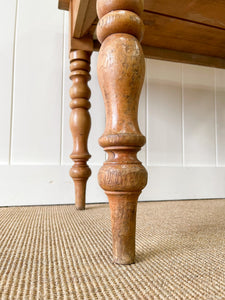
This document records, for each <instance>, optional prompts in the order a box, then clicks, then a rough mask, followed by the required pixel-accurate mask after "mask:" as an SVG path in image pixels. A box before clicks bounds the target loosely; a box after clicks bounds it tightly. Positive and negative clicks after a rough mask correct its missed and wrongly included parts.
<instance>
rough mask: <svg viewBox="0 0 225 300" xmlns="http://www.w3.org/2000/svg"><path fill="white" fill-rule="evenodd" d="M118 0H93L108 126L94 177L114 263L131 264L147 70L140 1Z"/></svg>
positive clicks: (143, 176)
mask: <svg viewBox="0 0 225 300" xmlns="http://www.w3.org/2000/svg"><path fill="white" fill-rule="evenodd" d="M118 3H119V4H118ZM122 3H123V5H122V6H121V2H120V1H117V0H114V1H110V2H106V1H103V0H98V1H97V11H98V16H99V18H100V20H99V23H98V26H97V35H98V38H99V40H100V41H101V42H102V46H101V48H100V52H99V59H98V78H99V84H100V87H101V90H102V94H103V97H104V102H105V108H106V128H105V131H104V133H103V135H102V136H101V138H100V139H99V143H100V145H101V146H102V147H103V148H104V150H105V151H106V152H107V154H108V160H107V161H106V162H105V163H104V165H103V167H102V168H101V169H100V171H99V176H98V179H99V184H100V186H101V187H102V188H103V189H104V190H105V193H106V195H107V196H108V199H109V204H110V210H111V221H112V239H113V259H114V262H115V263H119V264H131V263H134V261H135V222H136V221H135V220H136V206H137V199H138V196H139V194H140V193H141V190H142V189H143V188H144V187H145V185H146V183H147V172H146V170H145V168H144V167H143V166H142V164H141V162H140V161H139V160H138V159H137V152H138V151H139V150H140V148H141V146H143V145H144V144H145V137H144V136H143V135H142V134H141V132H140V130H139V126H138V122H137V112H138V101H139V96H140V92H141V88H142V84H143V80H144V73H145V61H144V55H143V52H142V49H141V46H140V43H139V41H138V40H140V39H141V38H142V36H143V30H144V25H143V23H142V20H141V19H140V17H139V16H138V15H137V14H136V13H139V14H140V13H141V11H142V8H143V7H142V1H139V0H134V1H122ZM131 3H132V5H131ZM108 4H109V5H108ZM122 9H123V10H122ZM110 10H112V11H110ZM105 13H106V14H105ZM104 14H105V15H104Z"/></svg>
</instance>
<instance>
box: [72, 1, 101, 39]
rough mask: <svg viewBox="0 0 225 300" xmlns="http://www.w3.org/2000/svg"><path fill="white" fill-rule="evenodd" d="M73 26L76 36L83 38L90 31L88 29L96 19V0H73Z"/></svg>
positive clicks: (73, 34) (73, 32) (73, 35)
mask: <svg viewBox="0 0 225 300" xmlns="http://www.w3.org/2000/svg"><path fill="white" fill-rule="evenodd" d="M70 10H71V13H72V28H71V33H72V37H74V38H81V37H83V36H84V35H85V34H87V33H88V29H89V28H90V27H91V25H92V23H93V22H94V21H95V19H96V17H97V14H96V0H76V1H72V2H71V8H70Z"/></svg>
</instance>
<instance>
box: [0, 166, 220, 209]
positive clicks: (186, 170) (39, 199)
mask: <svg viewBox="0 0 225 300" xmlns="http://www.w3.org/2000/svg"><path fill="white" fill-rule="evenodd" d="M99 168H100V166H96V165H91V169H92V175H91V177H90V179H89V180H88V186H87V203H102V202H107V198H106V196H105V194H104V192H103V190H102V189H101V188H100V187H99V185H98V183H97V173H98V170H99ZM69 169H70V166H38V165H32V166H31V165H27V166H24V165H18V166H4V165H1V166H0V206H14V205H47V204H50V205H51V204H70V203H74V190H73V189H74V187H73V182H72V180H71V178H70V176H69ZM148 172H149V181H148V185H147V187H146V188H145V189H144V190H143V192H142V194H141V196H140V200H142V201H143V200H144V201H148V200H151V201H155V200H176V199H201V198H225V167H167V166H166V167H165V166H157V167H148Z"/></svg>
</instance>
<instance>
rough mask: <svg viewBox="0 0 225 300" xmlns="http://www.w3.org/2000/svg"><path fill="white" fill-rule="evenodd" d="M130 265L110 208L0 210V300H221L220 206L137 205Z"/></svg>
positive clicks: (223, 207) (223, 232) (224, 294)
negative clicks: (117, 251)
mask: <svg viewBox="0 0 225 300" xmlns="http://www.w3.org/2000/svg"><path fill="white" fill-rule="evenodd" d="M136 261H137V263H136V264H134V265H131V266H119V265H115V264H112V262H111V230H110V213H109V207H108V205H106V204H104V205H88V206H87V210H86V211H76V209H75V208H74V206H72V205H67V206H66V205H65V206H43V207H12V208H0V299H1V300H6V299H7V300H8V299H13V300H14V299H78V300H82V299H85V300H86V299H104V300H105V299H126V300H133V299H171V300H174V299H185V300H186V299H196V300H201V299H209V300H217V299H225V200H204V201H202V200H201V201H173V202H157V203H154V202H150V203H139V205H138V216H137V236H136Z"/></svg>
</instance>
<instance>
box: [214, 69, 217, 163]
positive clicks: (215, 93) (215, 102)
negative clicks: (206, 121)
mask: <svg viewBox="0 0 225 300" xmlns="http://www.w3.org/2000/svg"><path fill="white" fill-rule="evenodd" d="M214 109H215V156H216V167H218V135H217V133H218V130H217V128H218V126H217V125H218V124H217V81H216V69H215V68H214Z"/></svg>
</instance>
